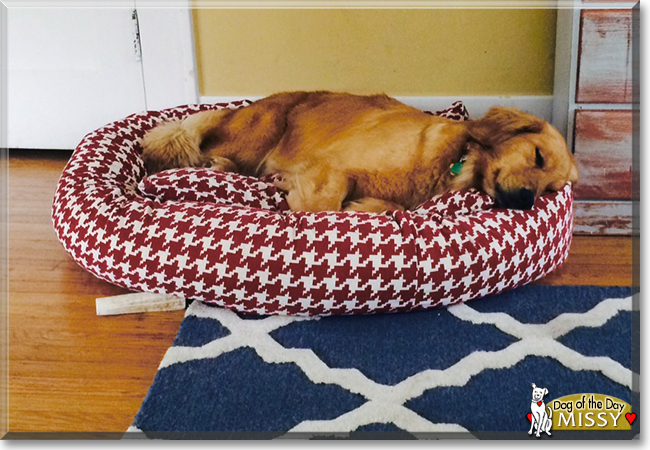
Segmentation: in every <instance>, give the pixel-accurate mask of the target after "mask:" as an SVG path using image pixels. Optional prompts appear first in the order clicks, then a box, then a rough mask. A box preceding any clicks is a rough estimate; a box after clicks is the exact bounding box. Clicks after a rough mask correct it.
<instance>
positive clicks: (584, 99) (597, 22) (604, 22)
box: [576, 9, 632, 103]
mask: <svg viewBox="0 0 650 450" xmlns="http://www.w3.org/2000/svg"><path fill="white" fill-rule="evenodd" d="M631 39H632V11H631V10H599V9H592V10H583V11H582V12H581V27H580V53H579V55H580V57H579V69H578V85H577V89H576V102H578V103H630V102H631V101H632V45H631Z"/></svg>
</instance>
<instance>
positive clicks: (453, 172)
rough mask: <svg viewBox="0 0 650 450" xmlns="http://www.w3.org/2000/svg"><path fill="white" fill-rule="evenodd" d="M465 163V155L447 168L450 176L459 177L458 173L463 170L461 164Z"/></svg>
mask: <svg viewBox="0 0 650 450" xmlns="http://www.w3.org/2000/svg"><path fill="white" fill-rule="evenodd" d="M465 161H467V155H463V156H462V157H461V158H460V160H459V161H457V162H455V163H453V164H452V165H450V166H449V172H450V173H451V175H452V176H454V177H455V176H456V175H460V172H461V171H462V170H463V164H465Z"/></svg>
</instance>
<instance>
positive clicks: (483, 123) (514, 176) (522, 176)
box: [468, 106, 578, 209]
mask: <svg viewBox="0 0 650 450" xmlns="http://www.w3.org/2000/svg"><path fill="white" fill-rule="evenodd" d="M468 131H469V135H470V151H471V150H472V149H473V148H474V149H476V150H477V151H478V152H479V153H480V156H479V157H478V161H477V162H476V164H475V170H477V171H480V174H479V175H480V177H481V180H480V183H479V184H482V186H481V187H482V189H483V190H484V191H485V192H486V193H487V194H488V195H490V196H491V197H493V198H494V199H495V206H497V207H500V208H516V209H529V208H531V207H532V206H533V204H534V202H535V199H537V198H538V197H539V196H540V195H542V194H544V193H546V192H552V191H557V190H559V189H561V188H562V187H563V186H564V185H565V184H566V183H567V182H568V181H571V182H572V183H574V184H575V183H576V182H577V181H578V168H577V166H576V163H575V160H574V159H573V155H572V154H571V152H569V150H568V149H567V145H566V142H565V140H564V138H563V137H562V135H561V134H560V133H559V132H558V131H557V130H556V129H555V128H554V127H553V126H552V125H550V124H549V123H547V122H545V121H544V120H542V119H539V118H537V117H535V116H533V115H531V114H528V113H525V112H522V111H520V110H518V109H516V108H504V107H499V106H497V107H493V108H491V109H490V110H489V111H488V113H487V114H486V115H485V117H483V118H482V119H479V120H474V121H470V122H469V123H468Z"/></svg>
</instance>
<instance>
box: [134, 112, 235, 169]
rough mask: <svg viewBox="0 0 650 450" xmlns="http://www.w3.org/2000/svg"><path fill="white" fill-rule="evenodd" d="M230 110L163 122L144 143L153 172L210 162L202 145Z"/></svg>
mask: <svg viewBox="0 0 650 450" xmlns="http://www.w3.org/2000/svg"><path fill="white" fill-rule="evenodd" d="M227 112H228V110H227V109H223V110H218V111H202V112H199V113H195V114H192V115H190V116H188V117H186V118H185V119H183V120H172V121H168V122H163V123H161V124H160V125H158V126H156V127H155V128H153V129H151V130H149V131H148V132H147V133H146V134H145V135H144V137H143V138H142V139H141V140H140V143H141V144H142V158H143V159H144V162H145V166H146V167H147V170H148V171H149V173H155V172H160V171H161V170H165V169H173V168H176V167H196V166H202V165H204V164H205V163H206V160H205V157H204V155H203V152H202V151H201V142H202V141H203V138H204V136H205V135H206V133H207V132H208V131H209V130H210V129H212V128H213V127H215V126H216V125H217V124H218V123H219V121H220V120H221V119H222V118H223V116H224V115H225V114H227Z"/></svg>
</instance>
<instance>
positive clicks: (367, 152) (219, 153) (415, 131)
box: [141, 92, 578, 212]
mask: <svg viewBox="0 0 650 450" xmlns="http://www.w3.org/2000/svg"><path fill="white" fill-rule="evenodd" d="M141 144H142V147H143V158H144V161H145V164H146V166H147V169H148V171H149V172H150V173H154V172H157V171H161V170H165V169H171V168H177V167H212V168H214V169H218V170H224V171H234V172H239V173H242V174H245V175H252V176H264V175H268V174H276V175H278V178H277V179H278V180H279V181H278V182H277V185H278V187H279V188H281V189H283V190H285V191H286V192H287V201H288V203H289V206H290V207H291V209H292V210H293V211H340V210H348V211H371V212H382V211H386V210H395V209H399V210H404V209H413V208H415V207H416V206H418V205H419V204H421V203H422V202H424V201H425V200H428V199H429V198H431V197H433V196H434V195H437V194H441V193H443V192H447V191H452V190H461V189H469V188H475V189H478V190H481V191H483V192H485V193H487V194H488V195H489V196H491V197H492V198H494V199H495V206H497V207H501V208H517V209H529V208H531V207H532V206H533V204H534V202H535V199H537V198H538V197H539V196H540V195H542V194H544V193H546V192H550V191H557V190H559V189H560V188H562V187H563V186H564V185H565V184H566V183H567V182H568V181H571V182H572V183H576V182H577V181H578V170H577V167H576V164H575V161H574V159H573V155H572V154H571V153H570V152H569V150H568V149H567V145H566V142H565V141H564V139H563V138H562V136H561V135H560V133H559V132H558V131H557V130H556V129H555V128H553V127H552V126H551V125H550V124H548V123H547V122H545V121H543V120H541V119H539V118H537V117H535V116H533V115H531V114H527V113H525V112H522V111H520V110H518V109H515V108H504V107H493V108H491V109H490V110H489V111H488V113H487V114H486V115H485V117H483V118H481V119H478V120H470V121H466V122H459V121H453V120H450V119H446V118H442V117H436V116H432V115H430V114H427V113H425V112H423V111H420V110H418V109H415V108H412V107H410V106H407V105H405V104H403V103H400V102H399V101H397V100H395V99H393V98H390V97H388V96H385V95H375V96H358V95H351V94H342V93H332V92H286V93H280V94H275V95H272V96H270V97H266V98H264V99H261V100H258V101H256V102H254V103H253V104H251V105H250V106H248V107H245V108H240V109H237V110H219V111H204V112H199V113H196V114H192V115H190V116H188V117H187V118H185V119H183V120H180V121H178V120H176V121H169V122H165V123H162V124H160V125H158V126H157V127H155V128H153V129H152V130H150V131H149V132H148V133H147V134H146V135H145V136H144V137H143V138H142V140H141Z"/></svg>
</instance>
